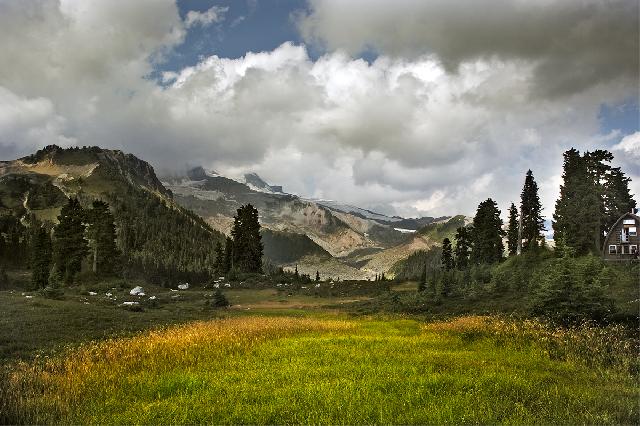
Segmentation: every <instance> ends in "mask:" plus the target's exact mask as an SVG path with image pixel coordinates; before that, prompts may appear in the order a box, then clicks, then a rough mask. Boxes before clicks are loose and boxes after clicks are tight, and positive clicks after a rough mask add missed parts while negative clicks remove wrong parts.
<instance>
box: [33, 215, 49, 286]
mask: <svg viewBox="0 0 640 426" xmlns="http://www.w3.org/2000/svg"><path fill="white" fill-rule="evenodd" d="M50 269H51V234H50V233H49V230H48V229H47V228H46V227H44V226H40V227H38V229H37V231H36V233H35V235H34V238H33V245H32V251H31V271H32V275H31V283H32V286H33V288H38V289H41V288H45V287H46V286H47V285H48V284H49V273H50Z"/></svg>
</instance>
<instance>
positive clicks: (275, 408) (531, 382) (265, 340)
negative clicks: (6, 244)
mask: <svg viewBox="0 0 640 426" xmlns="http://www.w3.org/2000/svg"><path fill="white" fill-rule="evenodd" d="M479 323H481V321H479V320H477V319H474V318H470V319H468V320H465V319H463V320H458V321H457V322H456V321H453V322H446V323H436V324H423V323H420V322H417V321H414V320H406V319H405V320H390V321H381V320H375V319H358V320H348V321H338V320H319V319H308V318H307V319H301V318H291V317H279V318H266V317H247V318H235V319H228V320H224V321H214V322H208V323H196V324H193V325H186V326H182V327H180V328H177V329H175V328H174V329H168V330H167V331H161V332H155V333H152V334H144V335H141V336H139V337H136V338H132V339H131V338H130V339H120V340H116V341H111V342H107V343H103V344H98V345H90V346H88V347H86V348H82V349H78V350H75V351H72V352H69V353H68V354H67V356H66V357H65V358H63V359H59V360H48V361H47V362H45V363H44V364H42V365H39V366H38V365H36V366H35V367H34V366H29V367H27V366H23V367H22V368H23V369H22V370H20V369H18V370H17V371H16V372H15V373H14V376H13V378H12V380H11V381H10V382H11V383H13V384H14V385H15V384H16V383H17V385H16V386H17V387H18V388H19V389H21V392H22V394H23V396H25V397H26V398H25V399H22V400H20V401H21V402H20V404H19V408H22V410H23V411H22V413H23V414H24V413H28V414H24V415H26V416H27V417H26V418H25V420H26V421H28V422H35V423H81V424H85V423H105V424H121V423H132V424H150V423H151V424H156V423H179V424H185V423H188V424H193V423H213V424H222V423H224V424H229V423H232V424H238V423H245V424H246V423H251V424H285V423H323V424H345V423H346V424H363V423H393V424H416V423H420V424H424V423H438V424H440V423H521V424H522V423H525V424H530V423H554V424H576V423H590V424H619V423H635V422H637V420H638V415H639V413H638V405H637V401H638V397H639V393H638V386H637V380H635V379H634V377H632V376H631V375H629V374H627V373H625V372H623V371H619V370H615V369H601V368H589V367H587V366H585V365H584V364H582V363H580V362H574V361H571V360H554V359H552V357H550V356H549V354H548V353H547V352H546V351H545V347H544V346H543V345H542V344H541V342H538V341H536V339H533V340H532V339H525V338H523V337H517V335H513V336H511V337H512V338H511V339H510V340H508V341H505V340H504V339H503V338H504V335H502V338H500V337H499V333H496V332H495V330H493V329H491V328H485V327H484V326H482V325H480V326H478V324H479ZM15 411H16V412H20V410H15Z"/></svg>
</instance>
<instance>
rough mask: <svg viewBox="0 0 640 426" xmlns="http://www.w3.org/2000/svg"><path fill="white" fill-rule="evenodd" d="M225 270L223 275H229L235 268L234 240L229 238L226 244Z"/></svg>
mask: <svg viewBox="0 0 640 426" xmlns="http://www.w3.org/2000/svg"><path fill="white" fill-rule="evenodd" d="M223 266H224V269H223V271H224V272H223V273H225V274H226V273H228V272H229V271H231V269H232V268H233V240H232V239H231V237H227V238H226V240H225V243H224V264H223Z"/></svg>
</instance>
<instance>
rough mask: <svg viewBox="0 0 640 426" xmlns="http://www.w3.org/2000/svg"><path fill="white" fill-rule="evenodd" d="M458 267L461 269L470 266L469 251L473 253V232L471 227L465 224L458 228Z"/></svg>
mask: <svg viewBox="0 0 640 426" xmlns="http://www.w3.org/2000/svg"><path fill="white" fill-rule="evenodd" d="M455 239H456V248H455V256H456V267H457V268H458V269H460V270H463V269H466V268H467V267H468V266H469V253H471V234H470V233H469V229H467V228H466V227H464V226H461V227H459V228H458V229H457V230H456V236H455Z"/></svg>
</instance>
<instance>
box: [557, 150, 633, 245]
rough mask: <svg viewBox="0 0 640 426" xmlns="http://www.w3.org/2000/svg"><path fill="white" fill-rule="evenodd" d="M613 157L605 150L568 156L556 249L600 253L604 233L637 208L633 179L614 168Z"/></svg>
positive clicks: (558, 210) (558, 206)
mask: <svg viewBox="0 0 640 426" xmlns="http://www.w3.org/2000/svg"><path fill="white" fill-rule="evenodd" d="M612 160H613V155H612V154H611V153H610V152H608V151H604V150H596V151H593V152H586V153H585V154H584V155H580V152H579V151H577V150H576V149H574V148H572V149H570V150H568V151H566V152H565V153H564V164H563V173H562V178H563V183H562V185H561V186H560V197H559V198H558V200H557V201H556V208H555V212H554V214H553V231H554V239H555V241H556V246H557V247H560V246H561V245H563V244H565V245H566V246H567V247H569V248H570V249H571V250H572V251H573V252H574V253H575V254H577V255H583V254H587V253H589V252H593V253H600V250H601V246H600V245H601V241H602V236H603V234H604V232H606V231H608V230H609V228H610V227H611V225H612V224H613V223H614V222H615V221H616V220H617V219H618V218H619V217H620V215H622V214H623V213H625V212H627V211H630V210H631V208H633V207H635V205H636V202H635V200H634V199H633V198H632V197H631V194H630V192H629V181H630V179H629V178H628V177H626V176H625V175H624V173H623V172H622V171H621V170H620V169H619V168H614V167H611V166H610V164H609V163H610V162H611V161H612Z"/></svg>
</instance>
